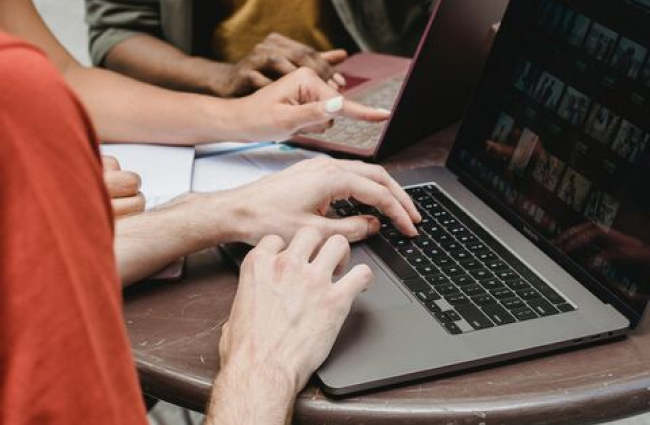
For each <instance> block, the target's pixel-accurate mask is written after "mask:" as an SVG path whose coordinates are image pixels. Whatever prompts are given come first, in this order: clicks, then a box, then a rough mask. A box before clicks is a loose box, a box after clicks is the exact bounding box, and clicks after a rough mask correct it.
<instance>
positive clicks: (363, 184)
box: [336, 172, 418, 237]
mask: <svg viewBox="0 0 650 425" xmlns="http://www.w3.org/2000/svg"><path fill="white" fill-rule="evenodd" d="M339 185H340V186H339V187H338V188H337V189H338V192H339V193H337V194H336V195H340V197H342V198H345V199H348V198H352V197H354V198H355V199H357V200H358V201H360V202H362V203H364V204H367V205H370V206H372V207H376V208H378V209H379V210H380V211H381V212H383V213H384V215H386V216H388V217H389V218H390V219H391V220H392V221H393V224H395V227H397V229H398V230H399V231H400V232H402V234H404V235H407V236H412V237H415V236H417V235H418V231H417V229H416V228H415V225H414V224H413V221H412V220H411V217H410V216H409V214H408V212H407V211H406V210H405V209H404V207H403V206H402V204H400V202H399V201H398V200H397V198H395V196H394V195H393V194H392V192H391V191H390V190H389V189H388V188H386V187H385V186H382V185H380V184H378V183H376V182H374V181H372V180H370V179H368V178H365V177H362V176H359V175H358V174H355V173H351V172H346V173H345V176H341V179H340V180H339Z"/></svg>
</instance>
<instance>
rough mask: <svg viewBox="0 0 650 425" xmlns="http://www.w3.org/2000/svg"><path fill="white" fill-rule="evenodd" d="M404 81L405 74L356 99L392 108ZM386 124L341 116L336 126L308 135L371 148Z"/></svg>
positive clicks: (373, 105) (365, 103)
mask: <svg viewBox="0 0 650 425" xmlns="http://www.w3.org/2000/svg"><path fill="white" fill-rule="evenodd" d="M403 82H404V76H399V77H394V78H391V79H389V80H386V81H385V82H383V83H381V84H380V85H378V86H377V87H375V88H374V89H372V90H371V91H369V92H368V93H366V94H364V95H362V96H360V97H358V98H355V99H354V100H355V101H357V102H361V103H363V104H364V105H369V106H372V107H373V108H384V109H388V110H392V109H393V105H394V104H395V101H396V99H397V95H398V94H399V91H400V89H401V88H402V83H403ZM384 125H385V123H371V122H366V121H356V120H353V119H350V118H346V117H339V118H336V120H335V124H334V127H332V128H330V129H329V130H327V131H326V132H324V133H322V134H311V133H310V134H307V136H309V137H310V138H312V139H316V140H325V141H327V142H332V143H337V144H341V145H347V146H354V147H357V148H369V147H372V146H374V145H375V144H376V143H377V142H378V141H379V137H380V136H381V132H382V131H383V129H384Z"/></svg>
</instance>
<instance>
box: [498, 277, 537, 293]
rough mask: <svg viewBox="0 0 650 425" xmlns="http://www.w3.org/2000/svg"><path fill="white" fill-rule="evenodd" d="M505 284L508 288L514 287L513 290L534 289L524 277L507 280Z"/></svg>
mask: <svg viewBox="0 0 650 425" xmlns="http://www.w3.org/2000/svg"><path fill="white" fill-rule="evenodd" d="M505 284H506V286H507V287H508V288H510V289H512V290H513V291H521V290H522V289H532V288H531V286H530V285H529V284H528V282H526V281H524V280H523V279H515V280H506V281H505Z"/></svg>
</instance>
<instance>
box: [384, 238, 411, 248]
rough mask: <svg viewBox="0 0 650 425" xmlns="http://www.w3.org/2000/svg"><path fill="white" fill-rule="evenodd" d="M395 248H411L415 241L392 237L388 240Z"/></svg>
mask: <svg viewBox="0 0 650 425" xmlns="http://www.w3.org/2000/svg"><path fill="white" fill-rule="evenodd" d="M388 242H389V243H390V244H391V245H393V246H394V247H395V248H409V247H412V246H413V242H411V240H410V239H406V238H400V239H391V240H390V241H388Z"/></svg>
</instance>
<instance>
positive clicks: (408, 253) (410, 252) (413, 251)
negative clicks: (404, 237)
mask: <svg viewBox="0 0 650 425" xmlns="http://www.w3.org/2000/svg"><path fill="white" fill-rule="evenodd" d="M398 251H399V253H400V254H401V255H402V257H417V256H419V255H422V254H421V253H420V250H419V249H417V248H415V247H414V246H410V247H406V248H399V249H398Z"/></svg>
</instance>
